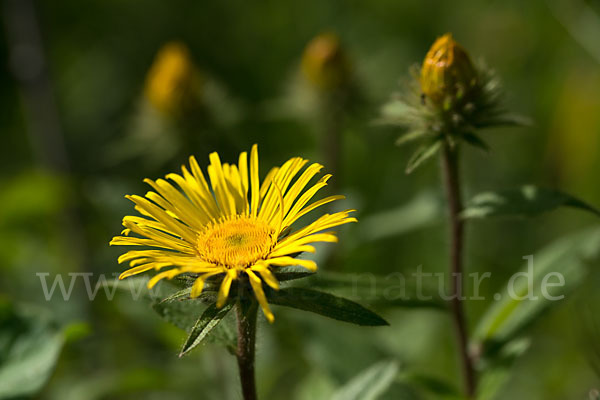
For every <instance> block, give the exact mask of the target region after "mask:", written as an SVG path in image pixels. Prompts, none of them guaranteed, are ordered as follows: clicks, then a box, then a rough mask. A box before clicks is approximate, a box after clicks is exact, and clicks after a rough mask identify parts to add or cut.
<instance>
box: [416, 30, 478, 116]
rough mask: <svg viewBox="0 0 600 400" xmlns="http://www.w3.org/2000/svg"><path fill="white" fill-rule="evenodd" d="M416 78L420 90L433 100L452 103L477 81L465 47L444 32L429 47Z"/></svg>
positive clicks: (466, 92)
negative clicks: (419, 84)
mask: <svg viewBox="0 0 600 400" xmlns="http://www.w3.org/2000/svg"><path fill="white" fill-rule="evenodd" d="M420 81H421V90H422V91H423V93H424V94H425V96H427V97H428V98H429V99H431V100H432V101H433V102H434V103H435V104H443V103H445V102H447V101H449V102H450V103H452V102H454V101H455V100H456V99H461V98H463V97H464V96H466V95H467V94H468V92H469V91H470V90H471V89H472V88H473V87H474V86H475V85H476V84H477V72H476V71H475V68H474V67H473V63H471V59H470V58H469V55H468V54H467V52H466V50H465V49H464V48H463V47H462V46H461V45H460V44H458V43H457V42H455V41H454V39H452V35H451V34H450V33H446V34H445V35H444V36H442V37H440V38H438V39H437V40H436V41H435V42H434V43H433V45H432V46H431V48H430V49H429V52H428V53H427V56H426V57H425V60H424V61H423V66H422V68H421V79H420Z"/></svg>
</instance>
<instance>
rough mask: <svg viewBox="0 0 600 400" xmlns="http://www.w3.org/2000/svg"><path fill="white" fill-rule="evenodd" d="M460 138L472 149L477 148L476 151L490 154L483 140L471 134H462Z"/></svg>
mask: <svg viewBox="0 0 600 400" xmlns="http://www.w3.org/2000/svg"><path fill="white" fill-rule="evenodd" d="M461 138H462V139H463V140H464V141H465V142H467V143H468V144H470V145H471V146H473V147H477V148H478V149H480V150H483V151H485V152H486V153H489V152H490V146H488V144H487V143H486V142H484V141H483V139H481V138H480V137H479V136H477V135H476V134H474V133H472V132H467V133H464V134H462V135H461Z"/></svg>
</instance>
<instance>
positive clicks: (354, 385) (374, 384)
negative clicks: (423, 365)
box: [331, 361, 398, 400]
mask: <svg viewBox="0 0 600 400" xmlns="http://www.w3.org/2000/svg"><path fill="white" fill-rule="evenodd" d="M397 374H398V363H397V362H396V361H382V362H379V363H377V364H375V365H372V366H370V367H369V368H367V369H366V370H364V371H363V372H361V373H360V374H358V375H357V376H355V377H354V378H352V379H351V380H350V381H349V382H348V383H346V384H345V385H344V386H342V387H341V388H339V389H338V390H337V391H336V392H335V393H334V394H333V396H331V399H332V400H375V399H377V398H379V396H381V395H382V394H384V393H385V391H386V390H387V389H388V388H389V387H390V385H391V384H392V383H393V382H394V379H395V378H396V375H397Z"/></svg>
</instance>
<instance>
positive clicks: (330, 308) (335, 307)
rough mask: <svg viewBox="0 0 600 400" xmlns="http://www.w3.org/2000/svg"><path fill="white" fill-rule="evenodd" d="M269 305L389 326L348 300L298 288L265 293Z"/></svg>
mask: <svg viewBox="0 0 600 400" xmlns="http://www.w3.org/2000/svg"><path fill="white" fill-rule="evenodd" d="M265 293H266V295H267V299H268V301H269V303H271V304H276V305H279V306H285V307H292V308H297V309H299V310H304V311H310V312H314V313H316V314H320V315H323V316H325V317H329V318H333V319H337V320H339V321H344V322H350V323H353V324H357V325H363V326H381V325H389V324H388V323H387V322H386V321H385V320H384V319H383V318H381V317H380V316H379V315H377V314H375V313H374V312H372V311H370V310H367V309H366V308H364V307H363V306H361V305H360V304H358V303H355V302H353V301H350V300H348V299H344V298H342V297H337V296H334V295H332V294H329V293H325V292H319V291H316V290H312V289H305V288H300V287H290V288H283V289H280V290H278V291H275V290H272V289H267V290H266V291H265Z"/></svg>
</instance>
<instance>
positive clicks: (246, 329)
mask: <svg viewBox="0 0 600 400" xmlns="http://www.w3.org/2000/svg"><path fill="white" fill-rule="evenodd" d="M236 312H237V326H238V342H237V362H238V367H239V371H240V383H241V385H242V395H243V398H244V400H256V398H257V396H256V381H255V378H254V350H255V343H256V312H257V304H256V302H255V301H252V302H251V303H250V304H244V300H243V299H242V300H240V302H239V303H238V304H237V306H236Z"/></svg>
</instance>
